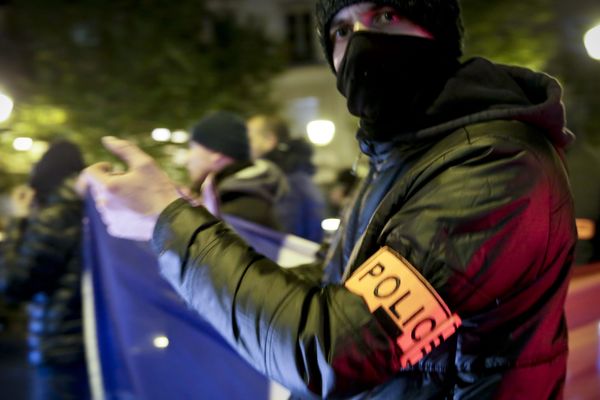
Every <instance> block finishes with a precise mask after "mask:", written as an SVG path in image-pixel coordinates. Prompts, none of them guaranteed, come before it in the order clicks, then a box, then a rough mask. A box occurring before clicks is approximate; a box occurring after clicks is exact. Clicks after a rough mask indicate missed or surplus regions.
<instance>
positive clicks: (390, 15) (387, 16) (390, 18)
mask: <svg viewBox="0 0 600 400" xmlns="http://www.w3.org/2000/svg"><path fill="white" fill-rule="evenodd" d="M401 20H402V17H401V16H400V14H398V13H397V12H396V11H394V10H382V11H381V12H379V13H378V14H376V15H375V16H374V17H373V25H375V26H386V25H390V24H393V23H395V22H399V21H401Z"/></svg>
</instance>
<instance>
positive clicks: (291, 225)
mask: <svg viewBox="0 0 600 400" xmlns="http://www.w3.org/2000/svg"><path fill="white" fill-rule="evenodd" d="M311 157H312V147H311V145H310V144H309V143H307V142H306V141H305V140H301V139H293V140H289V141H287V142H285V143H281V144H280V145H279V146H277V148H276V149H275V150H273V151H271V152H269V153H267V154H266V155H265V156H264V158H265V159H267V160H269V161H271V162H273V163H274V164H275V165H277V166H278V167H279V168H281V170H282V171H283V172H284V173H285V176H286V178H287V182H288V186H289V192H288V194H287V195H286V196H284V197H283V199H282V201H281V203H280V205H279V207H278V214H279V220H280V221H281V224H282V225H283V229H284V230H285V231H286V232H289V233H292V234H294V235H296V236H300V237H303V238H305V239H308V240H312V241H313V242H316V243H320V242H321V240H322V239H323V229H322V228H321V222H322V221H323V218H324V209H325V199H324V198H323V194H322V193H321V191H320V190H319V188H318V187H317V185H315V183H314V182H313V180H312V177H313V175H314V173H315V166H314V165H313V164H312V161H311Z"/></svg>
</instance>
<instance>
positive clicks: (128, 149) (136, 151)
mask: <svg viewBox="0 0 600 400" xmlns="http://www.w3.org/2000/svg"><path fill="white" fill-rule="evenodd" d="M102 144H103V145H104V147H106V149H107V150H108V151H110V152H111V153H113V154H114V155H115V156H117V157H119V158H120V159H121V160H123V161H124V162H125V163H126V164H127V166H128V167H129V168H135V167H138V166H140V165H142V164H144V163H147V162H148V161H150V160H152V157H150V156H149V155H148V154H146V153H144V152H143V151H142V150H141V149H140V148H139V147H137V146H136V145H134V144H133V143H131V142H129V141H127V140H123V139H119V138H116V137H114V136H105V137H103V138H102Z"/></svg>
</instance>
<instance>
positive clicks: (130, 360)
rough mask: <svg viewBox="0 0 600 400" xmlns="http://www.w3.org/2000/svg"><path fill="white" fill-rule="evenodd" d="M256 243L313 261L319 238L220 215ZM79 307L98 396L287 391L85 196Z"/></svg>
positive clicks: (270, 399)
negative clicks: (114, 231)
mask: <svg viewBox="0 0 600 400" xmlns="http://www.w3.org/2000/svg"><path fill="white" fill-rule="evenodd" d="M225 220H226V221H227V222H228V224H230V226H231V227H232V228H233V229H235V230H236V231H237V232H238V234H239V235H240V236H241V237H243V238H244V239H245V240H247V241H248V243H249V244H250V245H252V246H253V247H254V248H255V249H256V250H257V251H259V252H261V253H262V254H264V255H266V256H267V257H269V258H271V259H273V260H275V261H277V262H278V263H280V264H281V265H283V266H295V265H300V264H303V263H307V262H310V261H311V260H313V259H314V254H315V253H316V251H317V250H318V248H319V246H318V245H317V244H315V243H312V242H309V241H306V240H303V239H300V238H296V237H290V236H287V235H284V234H281V233H277V232H273V231H271V230H269V229H266V228H263V227H260V226H257V225H254V224H251V223H249V222H246V221H242V220H239V219H236V218H225ZM84 260H85V268H84V272H83V280H82V285H83V307H84V308H83V312H84V332H85V341H86V357H87V360H88V369H89V375H90V383H91V387H92V393H93V397H94V399H96V400H103V399H107V400H113V399H114V400H130V399H143V400H153V399H156V400H159V399H228V400H231V399H233V400H235V399H258V400H260V399H264V400H275V399H277V400H278V399H284V398H287V396H288V395H289V393H287V392H286V391H285V390H284V389H283V388H281V387H280V386H278V385H276V384H274V383H272V382H269V380H268V379H267V378H265V377H264V376H262V375H261V374H260V373H258V372H257V371H255V370H254V369H253V368H252V367H250V366H249V365H248V364H247V363H246V362H245V361H244V360H242V359H241V358H240V357H239V356H238V355H237V354H236V353H235V352H234V351H233V350H232V349H231V348H230V347H229V345H228V344H227V343H226V342H225V340H223V339H222V338H221V337H220V336H219V334H218V333H217V332H216V331H215V330H214V329H213V328H212V327H211V326H210V325H209V324H208V323H206V322H205V321H204V320H203V319H202V317H201V316H200V315H199V314H198V313H196V312H194V311H193V310H190V309H189V308H188V307H187V306H186V305H185V303H184V302H183V300H181V299H180V298H179V296H178V295H177V294H176V292H175V291H174V290H173V289H172V288H171V286H170V285H169V284H168V283H167V282H166V281H165V280H164V279H163V278H162V277H161V276H160V273H159V268H158V263H157V260H156V257H155V256H154V254H153V253H152V251H151V250H150V247H149V245H148V244H147V243H141V242H134V241H128V240H123V239H117V238H114V237H111V236H110V235H108V233H107V232H106V228H105V226H104V224H103V223H102V220H101V219H100V216H99V214H98V213H97V211H96V210H95V208H94V206H93V202H91V201H88V202H87V205H86V229H85V238H84Z"/></svg>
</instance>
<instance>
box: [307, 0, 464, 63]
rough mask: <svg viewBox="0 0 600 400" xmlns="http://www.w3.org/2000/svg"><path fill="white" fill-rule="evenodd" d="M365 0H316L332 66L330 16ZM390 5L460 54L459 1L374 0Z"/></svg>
mask: <svg viewBox="0 0 600 400" xmlns="http://www.w3.org/2000/svg"><path fill="white" fill-rule="evenodd" d="M365 1H366V0H317V6H316V8H317V9H316V16H317V30H318V34H319V39H320V40H321V46H323V51H324V52H325V57H326V58H327V61H328V62H329V64H330V65H331V66H333V60H332V51H333V49H332V43H331V40H330V39H329V28H330V24H331V20H332V19H333V17H334V16H335V15H336V14H337V13H338V12H339V11H340V10H341V9H342V8H344V7H347V6H349V5H352V4H356V3H362V2H365ZM373 2H374V3H377V4H385V5H390V6H393V7H394V8H396V9H397V10H398V12H399V13H400V14H402V16H404V17H406V18H407V19H409V20H410V21H412V22H414V23H415V24H417V25H419V26H420V27H422V28H424V29H426V30H427V31H429V32H430V33H431V34H432V35H433V37H434V38H435V40H436V41H437V42H438V43H440V44H441V45H442V47H443V48H445V49H447V50H448V53H449V54H450V55H451V56H455V57H456V58H459V57H460V56H461V55H462V36H463V25H462V21H461V17H460V6H459V4H458V0H375V1H373Z"/></svg>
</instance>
